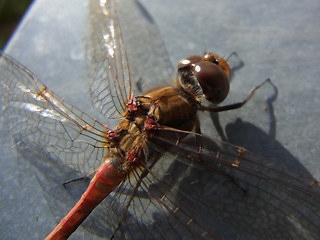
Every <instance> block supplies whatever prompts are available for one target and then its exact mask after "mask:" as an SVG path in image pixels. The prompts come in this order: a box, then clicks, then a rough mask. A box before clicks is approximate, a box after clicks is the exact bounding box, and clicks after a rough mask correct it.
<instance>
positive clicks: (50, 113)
mask: <svg viewBox="0 0 320 240" xmlns="http://www.w3.org/2000/svg"><path fill="white" fill-rule="evenodd" d="M10 106H12V107H16V108H21V109H24V110H27V111H30V112H34V113H36V114H39V115H40V116H42V117H45V118H51V119H54V120H57V121H60V122H66V121H68V119H67V118H65V117H63V116H61V115H60V114H59V113H57V112H56V111H54V110H49V109H46V108H43V107H40V106H38V105H35V104H32V103H25V102H12V103H10Z"/></svg>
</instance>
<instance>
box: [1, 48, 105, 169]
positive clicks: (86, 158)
mask: <svg viewBox="0 0 320 240" xmlns="http://www.w3.org/2000/svg"><path fill="white" fill-rule="evenodd" d="M0 72H1V80H0V81H1V84H0V92H1V99H2V105H3V109H4V114H5V115H6V119H7V120H8V124H9V127H10V129H9V131H10V132H11V133H12V134H13V137H14V139H15V141H16V142H17V143H19V142H23V143H24V144H26V145H28V144H37V145H38V147H39V148H41V149H44V150H46V151H47V152H48V153H49V154H50V155H51V156H52V158H53V159H59V160H61V161H62V162H63V163H64V164H67V165H69V166H71V167H73V168H74V169H76V170H78V171H80V172H81V173H83V174H89V173H91V172H92V171H93V170H95V169H96V168H97V167H99V165H100V163H101V161H102V160H103V158H104V157H105V155H106V154H107V152H108V148H107V144H108V142H107V140H106V136H107V130H108V128H107V127H106V126H105V125H103V124H101V123H99V122H98V121H96V120H95V119H93V118H91V117H90V116H88V115H87V114H85V113H83V112H81V111H80V110H79V109H77V108H75V107H74V106H72V105H71V104H68V103H67V102H66V101H64V100H62V99H61V98H59V97H58V96H56V95H55V94H54V93H53V92H51V91H50V90H48V89H47V87H46V86H45V85H43V84H42V83H41V82H40V80H39V79H37V78H36V76H34V75H33V73H32V72H31V71H29V70H28V69H27V68H25V67H24V66H23V65H21V64H20V63H18V62H16V61H15V60H14V59H12V58H11V57H10V56H8V55H6V54H5V53H1V59H0Z"/></svg>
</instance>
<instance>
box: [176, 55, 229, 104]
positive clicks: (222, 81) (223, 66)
mask: <svg viewBox="0 0 320 240" xmlns="http://www.w3.org/2000/svg"><path fill="white" fill-rule="evenodd" d="M177 84H178V85H179V86H181V87H182V88H183V89H184V90H185V91H187V92H189V93H190V92H191V94H193V95H194V96H195V99H196V100H197V101H198V102H201V98H202V96H205V98H206V99H207V100H208V101H210V102H212V103H214V104H217V103H220V102H222V101H223V100H224V99H225V98H226V97H227V95H228V93H229V85H230V67H229V64H228V63H227V61H226V60H225V59H223V58H220V57H219V56H217V55H216V54H213V53H206V54H205V55H204V56H190V57H187V58H184V59H182V60H181V61H180V62H179V64H178V79H177Z"/></svg>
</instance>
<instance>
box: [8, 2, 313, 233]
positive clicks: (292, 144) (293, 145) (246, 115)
mask: <svg viewBox="0 0 320 240" xmlns="http://www.w3.org/2000/svg"><path fill="white" fill-rule="evenodd" d="M278 7H279V6H278ZM150 9H151V13H152V7H151V8H150ZM169 10H170V9H169ZM169 10H166V11H165V14H169V13H168V11H169ZM170 11H171V10H170ZM155 16H157V15H156V14H155ZM232 16H234V15H232ZM236 16H237V15H236ZM278 16H279V15H278ZM242 17H243V16H242ZM251 17H252V16H251ZM218 19H221V17H220V18H218ZM280 20H281V19H280ZM284 20H285V19H282V22H281V21H280V23H281V24H282V25H284V24H285V23H286V21H284ZM302 20H305V21H307V20H308V19H302ZM302 20H300V21H302ZM160 23H161V21H160ZM252 24H253V23H252ZM254 24H257V22H254ZM254 24H253V25H254ZM281 24H280V25H279V24H278V25H277V26H278V27H281V26H282V25H281ZM299 24H301V22H297V23H296V25H299ZM296 25H294V24H292V22H291V25H290V26H293V27H294V26H295V27H297V26H296ZM159 26H161V24H160V25H159ZM200 26H203V24H200ZM240 27H241V26H240ZM160 29H161V28H160ZM169 29H170V28H169ZM210 29H212V28H211V27H210ZM240 29H241V28H240ZM253 29H254V30H256V28H254V26H252V29H251V34H254V32H255V31H253ZM232 30H233V31H232V34H236V33H237V32H238V34H240V33H239V30H237V29H232ZM244 30H245V31H243V34H245V33H247V34H248V29H246V28H245V29H244ZM249 30H250V29H249ZM271 30H274V31H276V30H277V28H275V29H269V31H271ZM307 30H308V29H304V31H307ZM199 31H200V30H199ZM217 31H218V30H217ZM223 31H225V28H221V30H220V31H218V32H216V36H215V38H213V37H211V38H210V39H215V41H214V42H217V41H218V42H219V40H217V36H219V37H220V35H221V34H219V33H221V32H223ZM186 32H187V31H186ZM276 32H277V31H276ZM68 33H69V34H68V36H70V35H71V36H72V34H70V32H68ZM227 33H229V34H230V32H228V31H227ZM249 33H250V31H249ZM290 33H291V32H289V33H288V32H287V35H288V36H290V37H291V35H290ZM232 34H230V35H232ZM282 34H285V33H282ZM316 34H317V33H316V32H313V35H310V39H317V36H318V35H316ZM163 35H165V36H167V34H163ZM168 35H170V36H172V35H174V34H172V32H171V34H168ZM230 35H228V34H227V37H225V39H229V40H228V41H227V43H225V41H226V40H225V39H224V41H223V40H221V41H220V42H219V44H217V45H213V47H211V46H210V42H211V41H208V42H206V45H208V48H210V49H211V48H213V49H219V51H221V52H222V51H223V50H225V49H227V50H226V51H227V52H228V53H229V52H231V51H232V50H237V49H238V48H236V46H238V44H239V39H237V38H235V39H234V42H232V44H233V45H234V46H233V45H232V44H231V43H230V44H231V45H229V44H228V42H229V41H231V40H230ZM305 36H306V35H305ZM307 36H308V35H307ZM174 37H176V39H178V40H176V42H179V41H185V40H186V39H189V38H185V39H180V38H179V37H177V36H176V35H174ZM221 38H222V37H221ZM35 39H38V38H35ZM164 39H166V38H164ZM204 39H207V37H204ZM280 39H283V40H282V41H284V38H280ZM268 40H269V43H265V45H261V46H269V45H268V44H270V39H268ZM261 41H262V40H261ZM263 41H266V40H263ZM282 41H280V42H282ZM296 41H298V40H296ZM314 41H316V40H314ZM190 42H191V43H192V40H190V41H188V44H189V45H188V44H184V46H185V48H186V49H188V47H189V46H191V47H192V44H191V43H190ZM48 43H50V42H48ZM170 43H171V44H174V43H172V41H170ZM170 43H169V44H167V43H166V44H167V45H169V46H168V48H170ZM271 43H273V44H274V45H277V44H279V42H272V41H271ZM294 43H295V42H293V45H294ZM242 44H244V43H243V42H242ZM177 45H179V44H177ZM200 45H201V44H200ZM225 45H226V46H229V49H231V51H229V49H228V48H227V47H226V46H225ZM258 45H260V44H258ZM274 45H273V47H275V46H274ZM37 46H38V47H39V45H37ZM46 46H48V47H49V46H50V44H48V45H46ZM244 46H248V48H249V44H248V43H246V44H244ZM308 46H309V48H307V49H309V51H310V52H306V50H305V49H306V48H304V50H303V51H302V50H301V51H302V52H299V51H298V52H297V50H296V49H295V51H291V52H290V51H285V54H283V58H285V59H288V60H289V63H287V64H285V65H282V64H283V63H281V62H282V61H283V58H281V57H279V55H281V52H278V53H277V54H274V55H275V56H274V55H272V54H270V53H269V51H267V50H265V49H264V51H265V52H262V53H260V51H262V49H261V48H256V49H255V51H256V52H257V53H256V54H257V55H256V56H255V57H256V59H255V58H254V59H253V60H252V62H256V61H261V66H257V65H258V64H257V63H256V65H253V66H254V67H255V68H253V67H250V66H248V65H250V59H251V57H252V55H250V54H253V53H252V50H250V49H246V48H244V49H243V50H242V52H241V51H240V52H241V54H240V53H239V51H238V50H237V52H238V53H239V54H240V56H241V57H242V58H243V57H245V58H243V60H244V64H245V65H244V67H243V68H241V69H240V70H239V71H236V73H235V79H234V81H233V82H232V84H231V87H232V88H233V89H235V90H233V91H232V92H231V98H232V100H231V102H232V101H233V102H234V101H237V100H238V98H237V94H240V93H241V92H242V93H243V94H242V95H240V98H241V99H242V97H243V96H245V94H246V93H247V92H248V90H249V89H250V88H251V87H252V86H253V85H256V83H257V81H256V79H254V78H255V77H256V78H257V79H259V80H261V79H264V78H265V77H268V76H270V77H271V78H272V79H274V78H276V80H274V81H275V82H276V86H277V87H278V89H281V91H280V93H281V94H279V96H278V98H277V101H275V103H274V105H273V107H274V111H275V113H276V118H275V120H276V123H277V139H279V140H280V142H281V141H282V145H284V144H286V149H287V150H288V151H290V152H291V153H292V154H294V155H295V156H296V157H292V155H290V154H288V153H287V152H286V150H284V148H283V147H281V145H278V142H277V141H276V140H274V139H272V135H271V137H268V135H265V133H263V132H259V130H258V129H255V127H253V125H249V124H247V125H246V126H247V127H249V130H248V131H247V129H244V128H243V127H242V128H241V126H243V125H242V124H245V121H248V122H249V123H250V124H254V126H256V127H260V128H262V129H264V130H266V131H268V127H267V126H268V124H269V123H270V122H271V123H272V118H271V117H269V113H268V112H267V111H264V110H263V109H262V107H261V106H264V104H265V99H263V96H266V98H268V97H270V95H271V96H272V95H274V92H273V91H272V90H271V94H270V92H266V94H265V95H263V93H261V94H262V95H260V93H259V94H258V96H255V98H254V100H253V101H251V103H250V104H249V105H248V106H249V107H248V106H246V107H245V109H247V110H244V109H241V111H237V112H236V113H226V114H220V116H221V118H224V119H225V120H224V121H221V122H225V123H226V124H227V123H233V121H232V119H233V118H234V119H236V118H237V117H238V116H239V117H240V118H241V119H242V121H244V122H240V121H238V122H235V125H238V126H237V127H236V128H232V127H233V125H229V127H228V128H227V130H228V132H227V134H229V135H228V136H229V139H228V140H229V141H230V136H231V137H233V138H231V141H234V142H236V143H237V144H239V145H242V146H246V147H248V148H249V149H252V150H254V151H257V152H259V151H260V152H259V153H261V154H262V155H264V156H266V155H267V156H268V157H269V155H270V156H271V157H272V158H273V157H274V158H276V159H285V160H284V161H285V163H286V162H289V163H290V164H291V163H292V162H293V164H294V163H297V167H298V168H299V170H301V165H299V164H298V163H299V162H304V161H305V164H304V165H306V166H308V164H315V165H316V161H315V159H317V158H316V151H317V148H316V146H314V143H312V142H310V144H304V143H303V142H304V141H302V142H301V141H298V140H299V139H301V134H300V135H299V133H300V131H302V132H303V133H304V132H306V133H307V134H309V135H304V136H306V137H305V138H307V140H309V139H310V137H312V136H313V134H314V135H315V136H318V135H316V129H312V128H311V127H312V126H316V125H314V124H316V119H315V120H314V121H313V120H312V121H309V120H308V119H309V118H310V119H311V118H312V116H313V115H316V113H317V112H316V111H317V109H314V108H312V107H310V109H312V111H310V109H309V108H307V107H303V106H299V104H306V103H307V102H306V101H307V100H308V99H310V101H311V102H310V104H306V105H308V106H312V105H313V104H315V103H316V101H317V99H318V98H317V95H314V94H313V89H312V87H310V88H309V89H308V88H307V87H308V86H309V84H311V83H312V80H313V79H312V78H311V77H308V80H309V79H310V81H307V83H301V84H302V85H303V88H299V84H300V79H302V77H301V78H298V77H297V75H296V74H299V73H298V72H297V71H295V76H293V74H292V75H291V77H290V76H288V74H290V73H291V71H290V68H289V69H287V68H288V66H293V65H294V66H296V64H297V60H296V61H293V59H299V60H301V56H300V55H301V54H303V56H304V55H305V56H306V60H308V59H310V58H311V59H310V60H314V58H316V57H318V56H316V55H315V54H314V52H312V50H310V49H312V48H315V47H316V46H315V45H311V44H310V45H308ZM180 47H181V46H180ZM235 48H236V49H235ZM239 48H240V47H239ZM250 48H252V46H250ZM265 48H267V47H265ZM270 48H271V47H270ZM175 49H177V51H176V52H177V53H178V52H179V51H178V50H179V46H175ZM220 49H221V50H220ZM222 49H223V50H222ZM240 49H241V48H240ZM180 50H181V49H180ZM76 52H78V51H76ZM169 52H170V53H171V52H173V51H169ZM185 52H186V54H183V55H181V56H179V58H181V57H184V56H186V55H188V54H187V52H188V51H187V50H186V51H185ZM185 52H183V53H185ZM198 52H199V51H198ZM193 53H195V52H193ZM258 53H260V54H261V55H263V57H261V56H260V55H259V54H258ZM307 53H308V54H307ZM247 54H249V55H247ZM290 54H292V55H290ZM13 55H14V54H13ZM40 55H41V54H40ZM270 55H271V56H270ZM27 56H29V57H30V54H29V55H27ZM70 56H72V57H74V55H72V54H70ZM170 56H171V57H172V59H174V58H175V57H174V52H173V53H172V55H170ZM289 56H291V57H289ZM47 57H48V56H46V58H47ZM51 57H53V58H54V57H59V59H60V60H61V59H64V58H63V57H61V56H59V52H58V51H55V52H54V54H53V55H51ZM267 57H269V58H267ZM272 57H274V59H273V58H272ZM266 58H267V59H266ZM270 58H271V59H270ZM268 59H269V60H268ZM21 61H22V60H21ZM248 61H249V63H248ZM290 61H293V63H295V64H293V63H292V64H290ZM22 62H23V61H22ZM26 62H28V61H26ZM39 62H41V63H42V62H43V61H38V63H37V64H36V66H38V65H39ZM54 62H55V61H53V60H51V61H50V63H49V64H48V66H52V64H55V63H54ZM58 62H59V61H58ZM60 62H61V61H60ZM174 62H177V61H174ZM270 62H272V63H271V64H270V65H268V64H267V63H270ZM298 62H299V68H303V69H305V68H306V66H308V65H307V64H306V61H298ZM23 63H24V64H26V65H27V66H28V64H27V63H25V62H23ZM277 63H278V64H277ZM304 64H306V65H304ZM62 65H63V64H62ZM275 66H279V70H277V69H276V70H274V68H275ZM303 66H304V67H303ZM311 66H312V65H311ZM30 68H31V69H32V70H33V71H35V70H34V67H32V66H30ZM42 68H43V67H42ZM42 68H40V69H41V70H42ZM49 68H50V67H49ZM246 68H249V69H247V71H248V72H247V75H246V76H245V77H244V76H241V75H242V74H243V71H245V70H246ZM268 68H269V69H268ZM270 68H273V71H270ZM58 69H61V67H60V68H58ZM68 69H72V68H70V67H69V68H68ZM257 70H260V71H257ZM256 71H257V72H256ZM292 71H293V70H292ZM314 71H316V70H313V71H310V73H311V75H312V74H313V73H314ZM41 72H45V71H40V74H41ZM59 72H60V71H59ZM59 72H57V71H56V70H55V71H54V69H53V70H52V71H51V72H50V71H49V76H50V73H51V75H53V73H54V74H56V73H58V74H61V76H64V75H65V73H64V72H62V70H61V73H59ZM77 73H78V72H77ZM263 73H265V76H263ZM270 73H273V74H274V75H275V76H273V74H270ZM36 74H37V75H38V76H39V75H40V74H38V72H36ZM46 74H48V71H46ZM78 74H79V73H78ZM268 74H269V75H268ZM277 74H278V75H277ZM300 74H302V72H301V73H300ZM251 75H252V76H251ZM305 75H306V74H303V77H306V76H305ZM67 76H71V75H69V74H68V75H67ZM76 76H77V74H76ZM298 76H299V75H298ZM40 78H41V80H43V81H45V80H46V79H47V78H48V77H42V76H40ZM61 78H62V77H59V76H58V77H56V79H57V80H60V79H61ZM242 78H243V79H242ZM248 78H250V81H251V80H252V82H253V84H252V85H250V84H248V86H249V87H245V86H244V82H243V81H248V80H247V79H248ZM64 79H65V77H64ZM253 79H254V80H253ZM288 79H290V81H289V80H288ZM292 79H297V82H295V83H296V84H292V81H293V80H292ZM75 80H76V81H77V82H79V78H75ZM298 80H299V81H298ZM259 82H260V81H259ZM288 82H289V83H290V85H294V87H292V88H291V86H290V87H289V86H287V85H286V84H289V83H288ZM277 83H278V84H277ZM48 85H49V84H48ZM79 85H80V86H79V87H80V89H81V88H82V87H83V88H84V90H85V88H86V86H85V85H86V83H85V84H79ZM239 86H240V87H239ZM282 86H286V88H285V89H286V91H283V90H282V89H283V87H282ZM311 86H312V85H311ZM49 87H50V88H54V86H52V87H51V86H50V85H49ZM236 87H237V89H236ZM306 88H307V89H306ZM290 89H291V90H290ZM61 90H63V89H61ZM66 90H67V94H63V91H61V93H60V89H59V87H58V89H57V90H55V92H58V91H59V95H60V96H68V95H70V90H72V89H71V88H67V89H66ZM300 90H301V92H299V94H297V93H296V94H294V92H295V91H300ZM79 91H81V90H79V89H75V92H79ZM302 91H303V92H302ZM232 94H234V95H232ZM303 94H305V95H306V97H305V98H302V96H304V95H303ZM315 94H316V93H315ZM281 95H282V96H281ZM296 95H299V96H300V101H298V100H297V99H296ZM238 96H239V95H238ZM292 96H294V97H292ZM310 97H311V98H310ZM71 98H72V97H71ZM82 98H83V96H82V95H81V92H80V97H79V99H82ZM279 99H280V100H279ZM301 99H303V100H304V101H302V103H301ZM305 99H306V100H305ZM314 99H315V102H313V101H314ZM71 100H72V99H71ZM279 101H280V103H279ZM286 101H288V102H290V104H286V105H283V109H284V110H283V111H280V109H281V108H280V109H278V107H279V105H280V107H282V104H281V103H286ZM89 103H90V102H88V105H89ZM73 104H76V105H77V106H79V105H78V104H80V101H77V100H76V101H74V102H73ZM79 107H81V109H87V108H86V107H84V108H82V106H79ZM269 109H270V108H269ZM293 111H295V112H293ZM299 111H304V112H303V113H302V112H299ZM285 113H286V114H285ZM290 114H291V115H290ZM300 114H301V115H300ZM288 115H289V116H288ZM296 115H298V116H299V115H300V116H303V118H306V116H307V121H305V123H306V126H305V127H303V128H302V129H301V130H300V128H301V126H300V124H299V123H300V122H301V118H296ZM206 116H208V115H206ZM233 116H234V117H233ZM261 116H262V117H263V116H264V117H265V119H260V117H261ZM253 117H255V118H253ZM202 119H205V121H207V122H208V123H209V124H211V125H210V126H211V127H210V128H207V129H212V120H211V119H210V118H208V117H206V118H202ZM281 120H282V121H284V122H282V121H281ZM295 121H297V125H299V126H300V127H299V128H298V127H297V128H295V130H296V131H297V133H296V132H291V131H286V130H287V129H288V128H289V126H292V125H293V124H294V123H295ZM204 124H206V122H205V123H204ZM261 125H262V126H261ZM280 126H283V127H282V128H281V127H280ZM309 126H310V127H309ZM239 127H240V129H241V130H236V129H239ZM310 128H311V130H310ZM230 129H231V130H230ZM290 129H291V127H290ZM273 130H274V129H273ZM250 132H252V133H253V134H254V136H253V137H250ZM271 132H272V131H271ZM237 133H238V134H239V138H237ZM285 133H287V134H288V136H287V137H286V136H285ZM206 134H207V135H211V134H210V133H209V132H208V133H207V131H206ZM243 136H246V138H247V139H244V138H243ZM282 136H283V137H282ZM308 136H309V137H308ZM237 139H238V140H239V141H240V143H239V142H237ZM253 139H254V140H253ZM259 139H262V140H264V141H266V142H267V143H269V145H268V144H265V142H263V143H264V144H257V145H258V146H261V145H263V148H262V149H260V150H259V149H255V148H257V147H256V146H255V145H252V144H253V143H252V142H254V143H257V141H258V140H259ZM282 139H284V140H282ZM288 139H290V140H288ZM295 139H297V140H295ZM246 140H248V145H246V143H245V141H246ZM268 140H270V141H268ZM309 141H310V140H309ZM300 142H301V143H300ZM301 145H302V146H301ZM268 146H270V148H269V149H268V148H267V147H268ZM300 146H301V148H298V147H300ZM307 147H308V149H305V148H307ZM270 149H271V150H272V151H271V150H270ZM5 150H6V151H7V150H8V149H5ZM300 154H303V155H301V156H300ZM314 154H315V155H314ZM299 156H300V157H299ZM286 160H287V161H286ZM313 161H314V163H313ZM19 163H20V162H19ZM23 163H24V162H23ZM304 165H303V166H304ZM294 167H295V166H294ZM20 168H22V170H21V171H20V172H22V173H23V174H28V173H27V171H24V168H28V167H27V166H25V165H23V166H21V165H20ZM311 170H312V171H315V173H314V176H316V174H317V172H316V171H317V168H315V167H314V168H311ZM14 173H16V170H15V171H14ZM20 176H21V175H20ZM22 176H23V175H22ZM37 178H40V177H39V176H37ZM53 178H55V177H53ZM22 179H23V180H24V179H25V178H24V177H22ZM37 180H39V179H36V180H31V182H32V184H36V183H34V182H37ZM6 181H8V179H7V180H6ZM9 182H10V181H9ZM22 182H24V181H22ZM24 184H26V183H24ZM33 186H34V185H33ZM27 189H30V188H29V185H28V188H27ZM37 189H38V191H39V189H40V190H41V188H39V187H37ZM48 193H50V191H48ZM26 194H27V193H26ZM40 196H43V194H41V193H40ZM37 201H38V198H37ZM40 201H41V200H40ZM28 207H30V205H28ZM28 209H29V208H28ZM33 209H37V208H33ZM19 211H20V210H19ZM26 211H27V210H26ZM40 214H41V215H40ZM42 214H43V211H41V212H40V213H39V216H41V218H39V219H40V220H39V219H38V221H43V218H42V216H43V215H42ZM30 215H33V214H32V213H31V214H30ZM31 221H34V218H33V216H32V220H31ZM36 224H37V223H34V224H32V225H36ZM47 224H52V223H47ZM46 232H48V231H46Z"/></svg>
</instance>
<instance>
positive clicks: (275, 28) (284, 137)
mask: <svg viewBox="0 0 320 240" xmlns="http://www.w3.org/2000/svg"><path fill="white" fill-rule="evenodd" d="M140 3H141V5H142V6H143V7H144V8H145V10H146V12H147V13H148V14H150V17H151V18H152V20H153V21H154V26H155V28H158V30H159V34H160V37H161V38H162V39H163V41H164V45H165V47H166V49H167V54H168V55H169V59H170V62H171V63H172V64H173V65H174V64H176V63H177V62H178V60H179V59H181V58H182V57H185V56H188V55H192V54H200V53H202V52H204V51H205V50H210V51H213V52H217V53H219V54H221V55H227V54H229V53H231V52H233V51H236V52H237V54H238V56H239V59H240V60H241V61H242V64H239V63H240V62H239V61H240V60H239V59H233V60H234V61H235V63H234V65H235V66H236V68H235V71H234V74H233V80H232V84H231V92H230V96H229V97H228V99H227V102H229V103H230V102H237V101H239V100H242V99H243V98H244V97H245V96H246V94H247V93H248V92H249V90H250V89H251V88H252V87H253V86H255V85H257V84H259V83H261V82H262V81H263V80H264V79H266V78H268V77H270V78H271V79H272V82H273V84H274V85H275V87H272V86H270V85H265V86H264V87H263V88H262V89H261V90H259V91H258V92H257V93H256V95H255V96H254V98H253V99H252V100H251V101H250V102H249V103H248V104H247V105H246V106H245V107H243V108H242V109H239V110H235V111H230V112H226V113H221V114H219V120H220V123H221V127H222V129H223V130H225V138H226V139H227V140H228V141H230V142H232V143H235V144H237V145H240V146H245V147H247V148H249V149H250V150H253V151H254V152H258V153H259V154H261V155H263V156H267V157H269V158H272V159H277V160H278V161H282V162H284V163H285V164H288V165H291V166H292V167H294V168H298V170H300V171H306V172H309V173H310V174H312V175H313V176H314V177H316V178H318V179H319V178H320V167H319V155H320V148H319V142H320V128H319V125H320V118H319V113H320V110H319V104H320V93H319V92H320V91H319V90H320V89H319V83H320V82H319V76H320V68H319V67H318V66H317V63H319V62H320V28H319V27H318V23H319V22H320V15H319V12H320V2H319V1H317V0H313V1H312V0H309V1H305V2H304V3H303V4H301V2H300V1H290V2H279V1H250V0H245V1H239V2H234V1H218V2H216V1H215V2H213V1H204V0H200V1H196V2H195V1H191V0H176V1H168V0H163V1H154V0H153V1H147V0H141V1H140ZM86 20H87V3H86V2H85V1H81V0H69V1H63V0H57V1H49V0H38V1H36V2H35V3H34V4H33V6H32V7H31V9H30V11H29V12H28V14H27V15H26V17H25V18H24V20H23V22H22V23H21V25H20V27H19V29H18V30H17V32H16V33H15V35H14V36H13V38H12V39H11V41H10V44H9V45H8V47H7V50H6V52H8V53H9V54H10V55H12V56H13V57H14V58H16V59H17V60H19V61H20V62H21V63H23V64H24V65H25V66H27V67H28V68H29V69H31V70H32V71H33V72H34V73H35V74H36V75H37V76H38V77H39V78H40V79H41V80H42V81H43V82H44V83H45V84H46V85H47V86H48V87H49V88H50V89H52V90H53V91H54V92H56V93H58V94H59V95H60V96H61V97H64V98H65V99H67V100H68V101H70V102H71V103H72V104H74V105H76V106H78V107H80V108H81V109H83V110H85V111H86V112H87V113H89V114H92V115H93V116H95V117H97V118H99V119H103V118H101V116H99V115H97V114H96V112H97V111H95V110H94V109H92V108H91V105H90V99H89V94H88V92H87V89H88V84H89V81H88V79H87V76H86V71H85V54H84V53H85V44H84V42H85V31H86ZM135 31H137V32H139V29H138V28H136V29H135ZM132 41H136V42H132V43H131V44H132V45H135V44H136V45H137V46H138V45H139V42H140V40H139V39H133V40H132ZM165 54H166V53H165ZM145 57H146V59H147V58H148V56H145ZM162 57H163V58H164V59H166V58H165V56H161V55H160V56H159V58H162ZM171 63H170V64H171ZM162 65H163V66H165V63H160V64H159V66H157V67H158V68H160V67H161V66H162ZM151 71H152V70H151ZM146 75H147V76H148V74H146ZM144 79H145V78H143V80H144ZM214 119H217V117H216V116H210V114H207V113H203V114H201V121H202V126H203V129H205V130H203V132H205V134H207V135H210V136H215V135H217V133H216V130H215V128H214V127H212V120H214ZM1 120H2V121H1V152H2V155H1V164H0V166H1V173H0V182H1V197H0V204H1V212H2V214H1V218H0V221H1V222H0V226H1V227H0V238H1V239H42V238H44V236H45V235H46V234H48V233H49V232H50V231H51V230H52V229H53V227H54V226H55V225H56V223H57V221H58V219H55V218H54V217H53V214H52V212H53V211H55V209H59V206H54V204H57V203H56V202H57V201H56V202H55V201H52V198H59V197H60V196H59V195H58V194H59V193H60V192H63V191H64V190H63V189H60V185H59V182H57V184H56V186H54V185H51V186H47V185H43V183H44V181H42V180H41V178H46V177H45V175H44V174H43V172H38V170H37V167H35V166H34V165H32V164H30V163H29V162H27V161H24V158H23V157H22V156H21V155H18V154H16V152H15V146H14V145H13V142H12V140H11V139H10V138H9V137H8V133H7V131H6V130H5V129H4V128H3V118H2V117H1ZM304 168H305V169H304ZM57 174H58V173H57ZM51 177H52V178H54V176H51ZM57 178H58V179H59V176H57ZM69 178H70V175H67V176H65V179H69ZM59 180H60V181H61V182H63V181H64V179H62V180H61V178H60V179H59ZM48 182H50V183H51V181H48ZM48 189H49V190H48ZM50 189H52V192H54V191H56V192H55V194H54V195H55V197H52V196H50V195H48V194H49V193H50ZM57 189H58V190H57ZM63 197H65V198H66V200H65V201H66V202H67V201H70V204H69V206H71V205H72V204H73V203H74V202H75V201H76V200H72V199H71V200H69V199H68V197H69V195H67V194H65V195H63V194H62V195H61V198H63ZM72 201H73V202H72ZM52 202H53V203H52ZM55 207H56V208H55ZM65 209H67V208H65ZM65 209H63V208H62V210H61V211H63V210H65ZM61 214H62V215H63V213H61ZM79 238H82V239H86V238H88V239H102V237H99V236H95V235H94V233H92V232H91V233H90V232H88V229H86V228H80V229H79V230H78V231H77V232H76V234H75V235H73V237H72V239H79Z"/></svg>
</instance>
